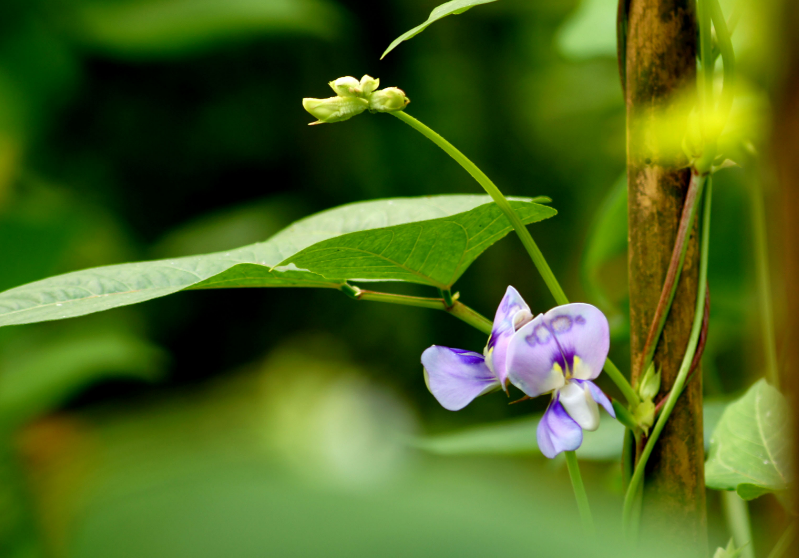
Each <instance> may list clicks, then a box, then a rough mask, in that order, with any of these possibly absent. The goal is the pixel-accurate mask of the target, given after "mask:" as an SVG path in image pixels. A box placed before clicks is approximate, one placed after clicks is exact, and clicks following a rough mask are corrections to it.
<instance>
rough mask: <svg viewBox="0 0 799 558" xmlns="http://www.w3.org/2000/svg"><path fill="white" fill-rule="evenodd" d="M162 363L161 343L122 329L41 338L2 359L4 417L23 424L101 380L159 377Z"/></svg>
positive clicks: (0, 393)
mask: <svg viewBox="0 0 799 558" xmlns="http://www.w3.org/2000/svg"><path fill="white" fill-rule="evenodd" d="M163 363H164V354H163V353H162V352H161V350H160V349H159V348H157V347H155V346H154V345H152V344H150V343H148V342H146V341H143V340H141V339H139V338H138V337H135V336H133V335H131V334H128V333H123V332H120V331H94V332H85V333H79V334H70V335H68V336H66V337H63V338H61V339H58V340H57V341H55V342H49V343H43V344H41V346H37V347H36V350H35V351H27V352H25V353H24V354H23V355H21V356H18V357H17V358H16V359H11V358H6V359H4V360H3V361H0V421H2V422H3V424H4V425H8V424H9V423H15V424H19V423H20V422H22V421H25V420H28V419H30V418H33V417H35V416H37V415H40V414H43V413H45V412H47V411H49V410H52V409H53V408H55V407H57V406H58V405H60V404H61V403H63V402H64V401H65V400H67V399H68V398H69V397H71V396H73V395H75V394H76V393H78V392H79V391H80V389H81V388H83V387H85V386H87V385H89V384H93V383H96V382H98V381H101V380H106V379H112V378H128V379H138V380H145V381H153V380H156V379H158V378H159V377H160V376H161V373H162V371H163Z"/></svg>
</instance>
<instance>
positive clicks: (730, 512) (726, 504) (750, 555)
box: [721, 490, 755, 558]
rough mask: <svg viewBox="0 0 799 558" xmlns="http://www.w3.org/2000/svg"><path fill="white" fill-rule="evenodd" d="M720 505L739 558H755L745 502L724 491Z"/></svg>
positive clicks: (734, 494)
mask: <svg viewBox="0 0 799 558" xmlns="http://www.w3.org/2000/svg"><path fill="white" fill-rule="evenodd" d="M721 505H722V510H723V511H724V518H725V519H726V520H727V528H728V529H729V530H730V535H732V539H733V541H735V546H736V548H740V549H741V555H740V556H741V558H755V550H754V547H753V546H752V527H751V526H750V522H749V508H748V506H747V503H746V501H744V500H743V499H742V498H741V497H740V496H738V493H737V492H734V491H732V490H729V491H728V490H724V491H722V493H721Z"/></svg>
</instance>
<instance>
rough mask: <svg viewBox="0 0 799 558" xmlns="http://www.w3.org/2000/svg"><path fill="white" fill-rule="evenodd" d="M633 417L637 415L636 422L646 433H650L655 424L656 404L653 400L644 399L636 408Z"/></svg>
mask: <svg viewBox="0 0 799 558" xmlns="http://www.w3.org/2000/svg"><path fill="white" fill-rule="evenodd" d="M633 417H635V422H636V423H638V425H639V426H640V427H641V429H642V430H643V431H644V434H647V435H648V434H649V429H650V428H652V425H653V424H655V404H654V403H652V401H651V400H648V401H642V402H641V403H639V404H638V406H637V407H636V408H635V412H633Z"/></svg>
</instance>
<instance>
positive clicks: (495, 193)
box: [389, 111, 638, 405]
mask: <svg viewBox="0 0 799 558" xmlns="http://www.w3.org/2000/svg"><path fill="white" fill-rule="evenodd" d="M389 114H392V115H394V116H395V117H397V118H399V119H400V120H402V121H403V122H405V123H406V124H407V125H408V126H410V127H411V128H413V129H414V130H416V131H417V132H419V133H421V134H422V135H423V136H425V137H426V138H427V139H429V140H430V141H432V142H433V143H435V144H436V145H437V146H438V147H440V148H441V149H443V150H444V152H445V153H446V154H447V155H449V156H450V157H452V158H453V159H454V160H455V161H456V162H457V163H458V164H459V165H460V166H461V167H463V168H464V170H466V172H468V173H469V174H470V175H472V177H473V178H474V179H475V180H477V182H478V183H479V184H480V186H482V187H483V189H484V190H485V191H486V192H487V193H488V195H489V196H491V199H493V200H494V203H496V204H497V205H498V206H499V208H500V210H501V211H502V212H503V213H504V214H505V216H506V217H507V218H508V220H509V221H510V222H511V225H513V228H514V229H515V230H516V234H517V235H519V239H520V240H521V241H522V245H524V248H525V249H526V250H527V253H528V254H530V258H532V260H533V264H535V267H536V269H538V272H539V273H540V274H541V277H542V278H543V279H544V283H546V285H547V288H549V292H550V293H552V296H553V297H554V298H555V302H557V304H558V305H562V304H568V303H569V299H568V298H567V297H566V293H564V292H563V289H562V288H561V286H560V283H558V280H557V279H556V278H555V274H554V273H552V269H551V268H550V267H549V264H548V263H547V261H546V259H545V258H544V254H543V253H542V252H541V250H540V249H539V248H538V245H537V244H536V243H535V241H534V240H533V237H532V236H531V235H530V231H528V230H527V227H525V226H524V223H522V220H521V219H519V216H518V215H517V214H516V211H514V209H513V207H511V205H510V203H508V200H507V199H506V198H505V196H504V195H503V194H502V192H500V191H499V188H497V186H496V184H494V183H493V182H491V179H490V178H488V177H487V176H486V174H485V173H484V172H483V171H481V170H480V169H479V168H478V167H477V165H475V164H474V163H472V162H471V161H470V160H469V158H468V157H466V155H464V154H463V153H461V152H460V151H459V150H458V149H457V148H456V147H455V146H454V145H452V144H451V143H449V142H448V141H447V140H445V139H444V138H443V137H441V136H440V135H438V134H437V133H436V132H434V131H433V130H431V129H430V128H428V127H427V126H425V125H424V124H422V123H421V122H419V121H418V120H417V119H415V118H414V117H413V116H411V115H409V114H407V113H405V112H404V111H397V112H391V113H389ZM605 372H607V373H608V376H609V377H610V379H611V380H613V382H614V383H615V384H616V385H617V386H618V388H619V389H620V390H621V392H622V394H623V395H624V397H625V399H627V402H628V403H630V404H631V405H634V404H637V403H638V395H637V394H636V393H635V390H634V389H633V388H632V386H631V385H630V383H629V382H628V381H627V379H626V378H625V377H624V375H622V373H621V372H620V371H619V369H618V368H617V367H616V365H614V364H613V363H612V362H611V361H610V360H609V359H608V360H607V361H606V362H605Z"/></svg>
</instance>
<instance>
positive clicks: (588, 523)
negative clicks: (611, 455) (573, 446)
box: [564, 451, 594, 535]
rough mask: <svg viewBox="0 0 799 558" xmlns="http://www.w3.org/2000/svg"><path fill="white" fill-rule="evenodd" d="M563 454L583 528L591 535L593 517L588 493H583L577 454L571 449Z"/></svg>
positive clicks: (583, 486) (592, 532)
mask: <svg viewBox="0 0 799 558" xmlns="http://www.w3.org/2000/svg"><path fill="white" fill-rule="evenodd" d="M564 454H565V456H566V466H567V467H568V468H569V478H571V481H572V488H573V489H574V497H575V499H576V500H577V508H578V509H579V510H580V519H581V520H582V522H583V529H584V530H585V532H586V533H588V534H589V535H593V534H594V519H593V517H591V507H590V506H589V505H588V495H587V494H586V493H585V485H584V484H583V477H582V476H581V475H580V465H579V464H578V463H577V454H576V453H574V452H573V451H566V452H564Z"/></svg>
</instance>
